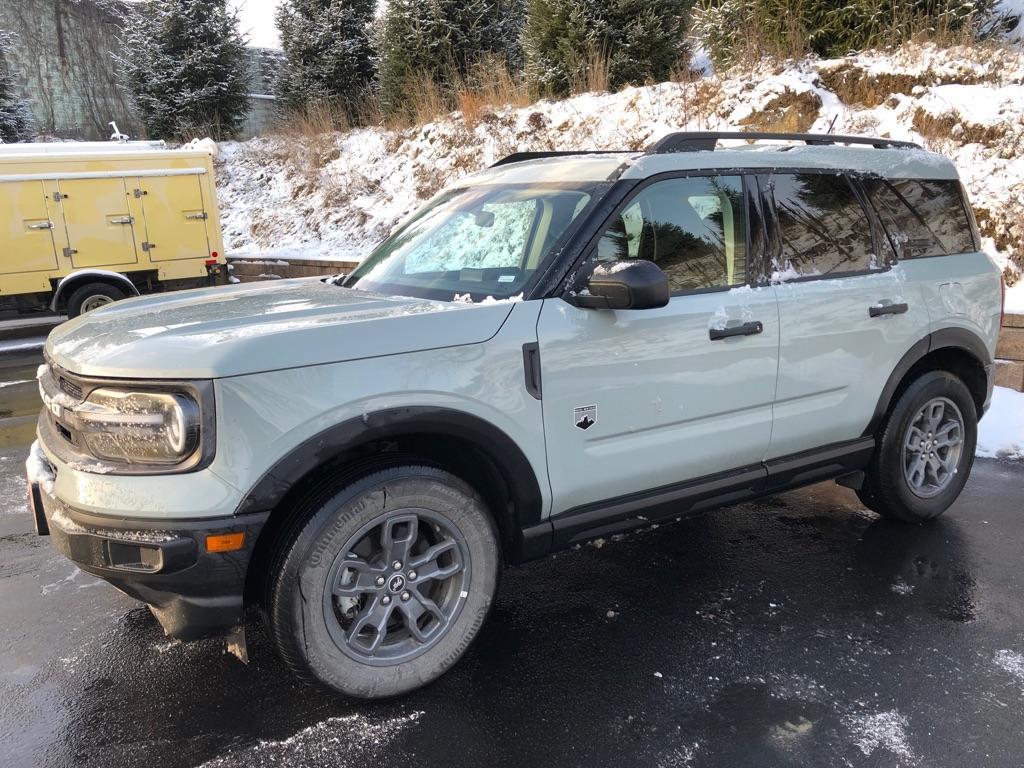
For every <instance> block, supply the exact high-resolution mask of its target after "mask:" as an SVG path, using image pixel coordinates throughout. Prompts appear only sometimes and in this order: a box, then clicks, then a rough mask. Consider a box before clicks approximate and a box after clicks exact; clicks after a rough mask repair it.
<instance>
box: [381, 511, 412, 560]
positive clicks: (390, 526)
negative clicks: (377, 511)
mask: <svg viewBox="0 0 1024 768" xmlns="http://www.w3.org/2000/svg"><path fill="white" fill-rule="evenodd" d="M418 535H419V518H418V517H417V516H416V515H396V516H395V517H392V518H389V519H388V520H385V521H384V525H383V526H382V529H381V546H383V547H384V553H385V555H386V556H387V559H388V563H389V564H390V563H399V564H400V565H399V566H398V567H399V568H404V567H405V565H406V563H408V562H409V553H410V552H411V551H412V545H413V544H415V543H416V537H417V536H418Z"/></svg>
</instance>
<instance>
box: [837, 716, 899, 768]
mask: <svg viewBox="0 0 1024 768" xmlns="http://www.w3.org/2000/svg"><path fill="white" fill-rule="evenodd" d="M845 725H846V726H847V727H848V728H849V729H850V731H851V732H852V734H853V743H854V744H856V745H857V747H858V748H859V749H860V751H861V752H863V753H864V755H865V757H870V756H871V755H873V754H874V753H875V752H876V751H878V750H884V751H887V752H889V753H891V754H892V755H893V756H895V757H897V758H902V759H903V760H905V761H907V762H909V763H916V762H917V758H916V757H915V755H914V752H913V750H912V749H911V748H910V744H909V741H908V739H907V729H908V726H909V724H908V722H907V718H906V717H905V716H904V715H902V714H900V713H899V712H897V711H896V710H894V709H893V710H889V711H888V712H876V713H873V714H865V715H855V716H851V717H848V718H847V719H846V722H845Z"/></svg>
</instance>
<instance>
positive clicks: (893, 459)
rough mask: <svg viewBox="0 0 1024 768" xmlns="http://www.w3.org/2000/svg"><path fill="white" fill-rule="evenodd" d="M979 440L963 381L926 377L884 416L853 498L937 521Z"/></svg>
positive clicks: (910, 518)
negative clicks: (872, 454)
mask: <svg viewBox="0 0 1024 768" xmlns="http://www.w3.org/2000/svg"><path fill="white" fill-rule="evenodd" d="M977 437H978V419H977V410H976V408H975V405H974V399H973V398H972V397H971V393H970V392H969V391H968V389H967V387H966V386H965V385H964V383H963V381H961V380H960V379H959V378H958V377H956V376H954V375H953V374H951V373H948V372H946V371H929V372H927V373H924V374H922V375H921V376H920V377H919V378H918V379H917V380H916V381H914V382H913V383H912V384H911V385H910V386H909V387H907V389H906V391H905V392H903V394H902V395H901V396H900V397H899V399H898V400H897V401H896V404H895V405H894V406H893V408H892V410H891V411H890V413H889V415H888V417H887V418H886V421H885V424H884V426H883V428H882V431H881V432H880V434H879V436H878V447H877V448H876V450H875V455H874V457H873V458H872V460H871V464H870V465H869V466H868V470H867V473H866V477H865V480H864V487H863V488H861V490H860V491H858V494H857V495H858V496H859V497H860V500H861V501H862V502H863V503H864V504H865V506H867V507H868V508H869V509H873V510H874V511H875V512H878V513H879V514H881V515H886V516H888V517H893V518H896V519H898V520H903V521H904V522H913V523H917V522H923V521H925V520H930V519H932V518H934V517H938V516H939V515H941V514H942V513H943V512H945V511H946V509H948V508H949V506H950V505H951V504H952V503H953V502H954V501H956V498H957V496H959V495H960V491H961V490H963V487H964V484H965V483H966V482H967V477H968V475H969V474H970V471H971V467H972V466H973V463H974V448H975V444H976V441H977Z"/></svg>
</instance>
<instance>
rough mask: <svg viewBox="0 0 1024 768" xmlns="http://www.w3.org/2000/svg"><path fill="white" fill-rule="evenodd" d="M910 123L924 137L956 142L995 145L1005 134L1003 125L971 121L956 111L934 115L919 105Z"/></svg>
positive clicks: (1005, 127) (1005, 128)
mask: <svg viewBox="0 0 1024 768" xmlns="http://www.w3.org/2000/svg"><path fill="white" fill-rule="evenodd" d="M912 125H913V126H914V130H915V131H917V132H918V133H919V134H921V135H922V136H923V137H925V138H926V139H930V140H932V141H943V140H950V141H953V142H955V143H957V144H984V145H985V146H995V145H996V144H998V143H999V142H1000V141H1001V140H1003V139H1004V138H1005V137H1006V134H1007V126H1005V125H998V124H997V125H989V124H977V123H971V122H970V121H967V120H964V119H963V116H962V115H959V114H957V113H956V112H946V113H944V114H939V115H935V114H932V113H931V112H928V111H927V110H925V109H922V108H921V107H918V108H917V109H915V110H914V117H913V121H912Z"/></svg>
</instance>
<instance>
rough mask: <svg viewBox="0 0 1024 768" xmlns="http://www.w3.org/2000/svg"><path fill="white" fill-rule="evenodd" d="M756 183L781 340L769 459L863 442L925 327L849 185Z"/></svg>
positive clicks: (781, 177)
mask: <svg viewBox="0 0 1024 768" xmlns="http://www.w3.org/2000/svg"><path fill="white" fill-rule="evenodd" d="M761 181H762V189H763V190H764V192H765V197H766V206H767V209H768V211H769V215H768V220H769V253H770V254H771V256H772V267H773V272H774V274H773V280H772V282H773V283H774V284H775V291H776V295H777V297H778V302H779V326H780V335H781V339H780V347H779V380H778V391H777V394H776V402H775V413H774V426H773V430H772V439H771V446H770V448H769V451H768V458H769V459H772V458H778V457H780V456H786V455H789V454H793V453H798V452H801V451H805V450H810V449H813V448H817V447H821V446H825V445H829V444H833V443H840V442H844V441H847V440H852V439H854V438H857V437H860V436H861V435H862V434H863V432H864V430H865V429H866V427H867V426H868V423H869V422H870V420H871V417H872V415H873V413H874V410H875V406H876V404H877V402H878V399H879V396H880V395H881V392H882V389H883V387H884V386H885V383H886V381H887V380H888V378H889V375H890V374H891V373H892V371H893V369H894V368H895V367H896V365H897V363H898V362H899V360H900V359H901V358H902V357H903V355H904V354H905V353H906V352H907V350H908V349H909V348H910V347H911V346H912V345H913V344H914V343H915V342H916V341H917V340H918V339H920V338H922V337H924V336H925V335H926V334H927V333H928V322H929V318H928V312H927V309H926V307H925V301H924V298H923V296H922V295H921V292H920V290H919V289H918V288H917V287H915V286H913V285H907V284H906V281H905V280H904V279H902V276H901V273H900V271H899V270H898V269H894V266H895V264H894V258H893V252H892V248H891V246H890V244H889V241H888V240H887V239H886V236H885V233H884V231H883V230H882V228H881V226H880V225H879V223H878V221H877V219H876V218H875V217H874V216H873V215H871V214H870V211H869V208H868V207H867V199H866V197H865V196H864V192H863V188H862V187H861V185H860V184H859V183H858V182H857V181H856V180H854V179H851V178H850V177H848V176H846V175H844V174H837V173H835V172H827V173H821V172H806V173H779V174H772V175H769V176H765V177H762V180H761Z"/></svg>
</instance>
